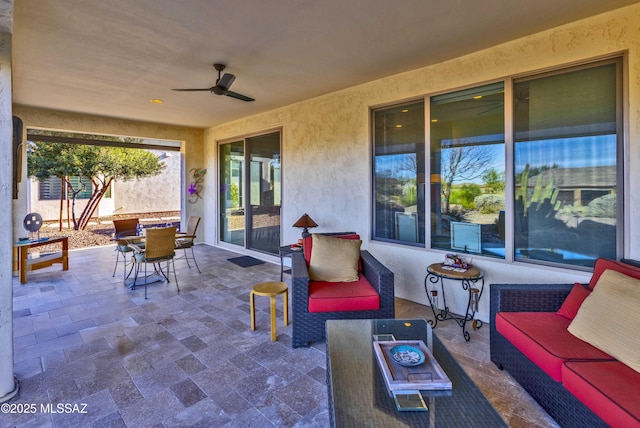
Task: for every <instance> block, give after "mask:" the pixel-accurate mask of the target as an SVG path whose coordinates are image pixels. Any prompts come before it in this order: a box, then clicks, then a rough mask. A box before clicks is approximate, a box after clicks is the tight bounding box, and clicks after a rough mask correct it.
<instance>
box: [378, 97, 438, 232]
mask: <svg viewBox="0 0 640 428" xmlns="http://www.w3.org/2000/svg"><path fill="white" fill-rule="evenodd" d="M373 120H374V151H375V156H374V174H375V177H374V186H375V188H374V197H375V208H374V233H373V234H374V238H376V239H382V240H390V241H399V242H406V243H413V244H414V245H420V244H422V245H424V236H425V233H424V206H425V201H424V167H425V160H424V103H423V102H422V101H420V102H416V103H411V104H404V105H400V106H393V107H388V108H384V109H380V110H376V111H375V112H374V118H373Z"/></svg>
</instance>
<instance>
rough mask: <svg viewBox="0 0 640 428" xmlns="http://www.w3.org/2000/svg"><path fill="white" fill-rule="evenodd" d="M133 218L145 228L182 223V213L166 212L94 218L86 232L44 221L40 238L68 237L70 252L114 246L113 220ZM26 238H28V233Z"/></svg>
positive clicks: (45, 249) (64, 223)
mask: <svg viewBox="0 0 640 428" xmlns="http://www.w3.org/2000/svg"><path fill="white" fill-rule="evenodd" d="M131 217H138V218H139V219H140V222H141V223H142V224H143V225H144V226H145V227H147V226H151V225H165V224H166V223H167V222H171V223H172V224H174V223H175V225H176V226H178V227H179V226H180V221H179V220H177V219H176V218H180V211H165V212H153V213H139V214H123V215H115V216H108V217H100V218H93V219H91V222H89V225H88V226H87V228H86V229H85V230H73V229H67V228H66V224H67V222H66V220H65V221H64V222H63V225H64V226H65V227H63V229H62V231H60V230H59V228H58V222H57V221H44V222H43V226H42V228H41V229H40V236H41V237H42V236H49V237H54V236H68V237H69V249H70V250H73V249H79V248H88V247H98V246H103V245H112V244H113V241H112V240H111V238H112V236H113V232H114V229H113V220H117V219H122V218H131ZM21 236H22V235H21ZM24 236H26V231H25V234H24ZM58 248H59V247H58ZM40 251H42V252H46V251H47V248H46V246H44V247H40ZM58 251H59V250H58Z"/></svg>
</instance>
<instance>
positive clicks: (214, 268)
mask: <svg viewBox="0 0 640 428" xmlns="http://www.w3.org/2000/svg"><path fill="white" fill-rule="evenodd" d="M195 251H196V255H197V258H198V262H199V265H200V268H201V270H202V274H198V272H197V270H196V269H195V268H192V269H188V268H187V265H186V263H185V261H184V260H178V261H177V262H176V267H177V270H178V272H177V273H178V281H179V284H180V293H178V292H177V290H176V287H175V284H174V283H173V282H172V283H169V284H167V283H158V284H154V285H150V286H149V289H148V292H149V299H148V300H146V301H145V299H144V290H143V288H137V289H136V290H133V291H132V290H129V289H128V288H126V287H124V286H123V283H122V276H121V273H122V271H121V270H119V271H118V273H116V277H115V278H112V277H111V274H112V272H113V265H114V262H115V253H114V251H113V246H109V247H100V248H92V249H85V250H77V251H72V252H70V269H69V271H66V272H63V271H61V270H60V266H59V265H54V266H53V267H51V268H47V269H43V270H39V271H35V272H30V273H29V274H28V282H27V283H26V284H24V285H21V284H20V283H19V281H18V280H17V278H14V279H13V289H14V355H15V361H14V366H15V367H14V371H15V374H16V376H17V377H18V379H19V381H20V393H19V395H18V396H17V397H16V398H14V399H13V400H12V401H11V404H16V406H15V408H16V409H17V408H19V407H18V405H23V408H24V406H28V405H35V406H34V407H35V410H36V411H35V413H22V414H2V413H0V426H3V427H5V426H6V427H9V426H16V427H51V426H54V427H65V428H67V427H85V426H92V427H125V426H126V427H179V426H189V427H192V426H202V427H214V426H215V427H249V426H251V427H274V426H278V427H325V426H328V425H329V417H328V413H327V392H326V370H325V364H326V362H325V349H324V348H325V345H324V343H316V344H313V345H312V346H311V347H310V348H307V349H292V348H291V336H290V335H291V325H289V326H286V327H285V326H283V325H282V312H281V310H282V300H281V299H277V301H278V326H277V331H278V337H277V342H271V341H270V329H269V299H267V298H260V297H256V309H257V313H256V323H257V330H256V331H251V330H250V317H249V291H250V289H251V287H252V286H253V285H254V284H255V283H257V282H261V281H265V280H278V279H279V274H280V273H279V266H278V265H275V264H271V263H266V264H263V265H259V266H253V267H248V268H241V267H238V266H236V265H234V264H232V263H230V262H228V261H226V259H228V258H231V257H235V256H237V255H238V254H236V253H234V252H230V251H227V250H224V249H220V248H215V247H210V246H206V245H197V246H196V249H195ZM120 269H121V268H120ZM429 312H430V310H429V308H428V307H425V306H422V305H419V304H416V303H413V302H409V301H406V300H402V299H397V300H396V317H398V318H401V317H404V318H428V317H429ZM435 332H436V334H438V336H439V337H440V338H441V339H442V340H443V341H444V342H445V344H446V345H447V346H448V347H449V349H450V350H451V351H452V353H453V354H454V355H455V357H456V358H457V359H458V361H459V362H460V364H461V365H462V366H463V367H464V368H465V370H466V371H467V373H469V374H470V376H471V377H472V378H473V379H474V380H475V381H476V383H477V384H478V386H479V387H480V388H481V389H482V390H483V392H484V393H485V395H487V397H488V398H489V400H490V401H491V402H492V404H493V405H494V407H496V409H498V411H499V412H500V413H501V415H502V416H503V418H504V419H505V420H506V421H507V422H508V423H509V424H510V425H511V426H514V427H531V426H539V427H554V426H556V425H555V424H554V422H553V421H552V420H551V419H550V418H549V417H548V415H546V413H544V411H542V410H541V409H540V408H539V406H537V404H536V403H535V402H533V400H532V399H531V398H530V397H529V396H528V395H527V394H526V393H525V392H524V391H523V390H522V389H521V388H520V387H519V386H518V385H517V384H516V383H515V382H514V381H513V380H512V379H511V377H510V376H509V375H508V374H506V373H503V372H500V371H499V370H498V369H497V368H496V367H495V366H494V365H493V364H492V363H491V362H490V361H489V344H488V337H489V334H488V333H489V329H488V328H487V326H485V327H484V328H482V329H480V330H477V331H472V332H471V341H470V342H469V343H466V342H464V340H463V339H462V335H461V334H460V328H459V327H458V326H457V324H455V323H452V322H449V323H440V324H439V325H438V327H437V329H436V330H435ZM48 404H53V406H54V408H55V406H56V405H58V404H67V405H69V406H72V407H71V408H73V406H76V408H77V410H84V411H85V412H86V413H50V412H42V411H41V410H43V409H42V408H41V406H46V405H48ZM84 405H86V407H84ZM83 407H84V409H83ZM27 408H28V407H27Z"/></svg>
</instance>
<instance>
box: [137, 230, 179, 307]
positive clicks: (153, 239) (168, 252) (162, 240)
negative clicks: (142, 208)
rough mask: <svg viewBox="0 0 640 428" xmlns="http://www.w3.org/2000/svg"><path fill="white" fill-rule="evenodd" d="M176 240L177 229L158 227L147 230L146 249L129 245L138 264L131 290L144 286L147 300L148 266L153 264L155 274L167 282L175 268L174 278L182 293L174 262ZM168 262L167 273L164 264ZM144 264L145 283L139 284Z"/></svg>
mask: <svg viewBox="0 0 640 428" xmlns="http://www.w3.org/2000/svg"><path fill="white" fill-rule="evenodd" d="M175 239H176V227H175V226H171V227H156V228H150V229H146V233H145V245H144V248H143V247H140V246H138V245H136V244H131V243H130V244H129V246H130V247H131V248H133V250H134V253H133V257H134V260H135V264H136V270H135V276H134V279H133V286H132V287H131V289H132V290H133V289H135V288H136V286H138V285H144V298H145V299H146V298H147V284H148V278H149V276H148V275H147V265H148V264H149V263H151V264H152V265H153V268H154V273H159V274H161V275H162V276H163V277H164V279H166V280H167V282H171V281H170V280H169V276H170V275H171V269H172V268H173V278H174V279H175V281H176V288H177V289H178V292H180V287H179V285H178V276H177V275H176V266H175V262H174V256H175V251H174V245H175ZM163 262H167V268H166V272H165V271H164V270H163V269H162V263H163ZM143 264H144V283H143V284H138V276H139V275H140V268H141V265H143Z"/></svg>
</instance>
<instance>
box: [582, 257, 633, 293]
mask: <svg viewBox="0 0 640 428" xmlns="http://www.w3.org/2000/svg"><path fill="white" fill-rule="evenodd" d="M607 269H611V270H615V271H618V272H620V273H623V274H625V275H627V276H630V277H632V278H636V279H640V268H639V267H636V266H632V265H628V264H626V263H622V262H617V261H615V260H609V259H603V258H600V259H598V260H596V264H595V266H594V267H593V275H592V276H591V280H590V281H589V290H593V287H595V286H596V284H597V283H598V280H599V279H600V275H602V273H603V272H604V271H605V270H607Z"/></svg>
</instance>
